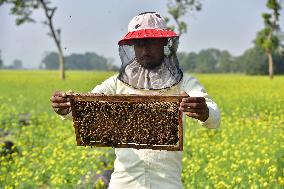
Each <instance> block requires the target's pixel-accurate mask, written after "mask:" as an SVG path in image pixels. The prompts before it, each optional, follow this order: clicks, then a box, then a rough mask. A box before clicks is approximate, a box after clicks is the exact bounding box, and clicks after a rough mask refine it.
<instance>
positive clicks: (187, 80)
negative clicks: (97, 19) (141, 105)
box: [51, 12, 220, 189]
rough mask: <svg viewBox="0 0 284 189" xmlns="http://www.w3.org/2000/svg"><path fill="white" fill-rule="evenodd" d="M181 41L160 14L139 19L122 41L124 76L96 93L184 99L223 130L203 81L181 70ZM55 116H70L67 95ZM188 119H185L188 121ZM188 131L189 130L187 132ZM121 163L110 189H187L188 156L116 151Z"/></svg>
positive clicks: (57, 101) (58, 95)
mask: <svg viewBox="0 0 284 189" xmlns="http://www.w3.org/2000/svg"><path fill="white" fill-rule="evenodd" d="M178 41H179V36H178V35H177V34H176V33H175V32H173V31H171V30H168V29H167V26H166V23H165V20H164V19H163V18H162V16H161V15H160V14H159V13H156V12H145V13H141V14H139V15H137V16H135V17H134V18H133V19H132V20H131V21H130V23H129V25H128V33H127V34H126V35H125V36H124V37H123V38H122V39H121V40H120V41H119V42H118V46H119V55H120V59H121V68H120V70H119V73H118V74H116V75H114V76H112V77H110V78H108V79H107V80H105V81H104V82H102V83H101V84H100V85H98V86H96V87H95V88H94V89H93V90H92V93H104V94H140V95H178V94H182V95H184V98H183V99H182V102H181V103H180V110H182V111H183V112H184V115H187V116H189V117H191V118H195V119H197V120H199V122H200V124H201V125H202V126H204V127H206V128H217V127H218V126H219V123H220V113H219V110H218V107H217V105H216V103H215V102H213V101H212V99H211V98H210V97H209V95H208V94H207V93H206V91H205V89H204V87H203V86H202V85H201V84H200V83H199V82H198V80H197V79H196V78H194V77H192V76H190V75H184V74H183V72H182V71H181V69H180V68H179V62H178V59H177V47H178ZM51 103H52V107H53V109H54V111H55V112H56V113H57V114H59V115H62V116H65V117H68V116H70V115H71V114H70V102H69V99H68V98H67V97H66V93H64V92H60V91H59V92H55V93H54V94H53V95H52V97H51ZM184 118H185V116H183V119H184ZM184 128H185V127H184ZM115 154H116V159H115V162H114V172H113V173H112V175H111V180H110V183H109V188H110V189H112V188H115V189H120V188H121V189H125V188H154V189H156V188H167V189H170V188H183V186H182V181H181V172H182V152H181V151H163V150H162V151H159V150H151V149H139V150H136V149H133V148H115Z"/></svg>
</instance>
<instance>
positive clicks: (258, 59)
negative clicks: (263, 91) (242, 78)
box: [236, 47, 268, 75]
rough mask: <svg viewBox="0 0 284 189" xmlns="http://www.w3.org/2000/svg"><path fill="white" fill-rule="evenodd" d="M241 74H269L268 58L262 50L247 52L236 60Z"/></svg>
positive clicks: (252, 49)
mask: <svg viewBox="0 0 284 189" xmlns="http://www.w3.org/2000/svg"><path fill="white" fill-rule="evenodd" d="M236 62H237V64H238V68H239V69H240V72H242V73H245V74H249V75H264V74H267V73H268V70H267V68H266V67H267V66H266V65H267V57H266V56H265V54H263V52H262V51H261V49H260V48H258V47H254V48H251V49H248V50H246V51H245V52H244V53H243V54H242V55H241V56H239V57H238V58H237V60H236Z"/></svg>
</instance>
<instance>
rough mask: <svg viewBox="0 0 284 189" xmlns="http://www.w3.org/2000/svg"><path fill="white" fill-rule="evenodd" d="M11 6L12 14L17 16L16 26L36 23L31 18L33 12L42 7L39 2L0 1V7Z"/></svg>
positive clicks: (34, 0)
mask: <svg viewBox="0 0 284 189" xmlns="http://www.w3.org/2000/svg"><path fill="white" fill-rule="evenodd" d="M4 3H5V4H10V5H12V6H11V9H10V13H11V14H12V15H15V16H16V24H17V25H21V24H23V23H26V22H35V20H34V19H33V18H32V17H31V15H32V13H33V11H34V10H35V9H38V8H39V7H40V3H39V1H38V0H28V1H23V0H0V6H1V5H2V4H4Z"/></svg>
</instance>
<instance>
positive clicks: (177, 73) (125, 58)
mask: <svg viewBox="0 0 284 189" xmlns="http://www.w3.org/2000/svg"><path fill="white" fill-rule="evenodd" d="M177 47H178V37H172V38H168V39H167V44H166V45H165V46H164V58H163V62H162V64H160V65H159V66H157V67H155V68H152V69H148V68H145V67H143V66H141V65H140V64H139V63H138V61H137V59H136V57H135V51H134V46H133V45H128V44H123V45H120V46H119V56H120V59H121V62H122V65H121V67H120V70H119V75H118V79H119V80H120V81H122V82H123V83H125V84H127V85H130V86H132V87H133V88H136V89H149V90H159V89H166V88H170V87H172V86H174V85H176V84H178V83H179V82H180V81H181V79H182V77H183V72H182V71H181V69H180V68H179V62H178V59H177V55H176V52H177Z"/></svg>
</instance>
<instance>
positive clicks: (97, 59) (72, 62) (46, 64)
mask: <svg viewBox="0 0 284 189" xmlns="http://www.w3.org/2000/svg"><path fill="white" fill-rule="evenodd" d="M40 68H41V69H49V70H55V69H58V68H59V63H58V53H56V52H49V53H47V54H46V56H45V57H44V58H43V60H42V63H41V65H40ZM65 69H66V70H117V69H118V68H117V67H116V66H114V65H113V64H112V63H111V62H110V59H107V58H105V57H103V56H100V55H97V54H96V53H89V52H87V53H85V54H74V53H73V54H71V55H69V56H66V57H65Z"/></svg>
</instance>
